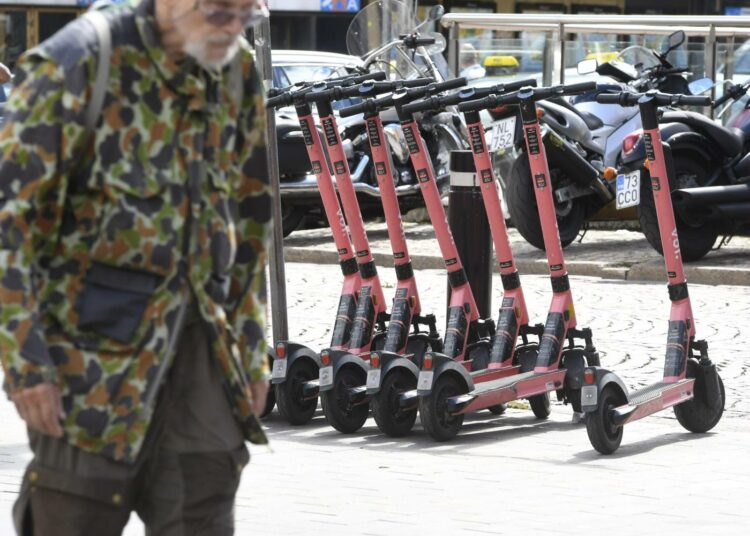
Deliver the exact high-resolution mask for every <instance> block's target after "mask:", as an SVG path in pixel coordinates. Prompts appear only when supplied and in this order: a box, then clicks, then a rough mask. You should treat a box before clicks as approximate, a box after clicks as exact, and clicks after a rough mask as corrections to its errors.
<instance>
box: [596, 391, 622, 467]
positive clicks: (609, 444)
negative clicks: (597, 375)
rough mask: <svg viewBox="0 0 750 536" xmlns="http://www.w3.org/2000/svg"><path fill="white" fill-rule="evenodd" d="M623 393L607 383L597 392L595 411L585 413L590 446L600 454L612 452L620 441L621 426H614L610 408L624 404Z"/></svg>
mask: <svg viewBox="0 0 750 536" xmlns="http://www.w3.org/2000/svg"><path fill="white" fill-rule="evenodd" d="M626 402H627V400H626V399H625V397H624V396H623V394H622V393H621V392H620V391H619V390H617V389H616V388H615V387H613V386H612V385H607V386H606V387H605V388H604V389H602V392H601V393H600V394H599V405H598V407H597V408H596V411H593V412H591V413H587V414H586V432H588V435H589V441H591V446H592V447H594V448H595V449H596V450H598V451H599V452H601V453H602V454H612V453H613V452H614V451H616V450H617V449H618V448H619V446H620V443H621V442H622V426H615V424H614V422H613V420H612V410H613V409H615V408H616V407H618V406H622V405H623V404H625V403H626Z"/></svg>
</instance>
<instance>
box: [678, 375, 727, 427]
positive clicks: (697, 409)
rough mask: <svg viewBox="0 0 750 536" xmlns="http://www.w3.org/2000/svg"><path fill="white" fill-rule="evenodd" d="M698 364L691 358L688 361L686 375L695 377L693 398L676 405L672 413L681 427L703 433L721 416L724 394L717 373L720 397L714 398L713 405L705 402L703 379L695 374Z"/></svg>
mask: <svg viewBox="0 0 750 536" xmlns="http://www.w3.org/2000/svg"><path fill="white" fill-rule="evenodd" d="M699 366H700V365H698V364H697V363H695V362H694V361H693V360H689V361H688V365H687V377H688V378H695V384H694V385H695V387H694V392H693V398H692V400H688V401H687V402H683V403H682V404H678V405H676V406H675V407H674V414H675V417H677V420H678V421H679V423H680V424H681V425H682V427H683V428H685V429H686V430H689V431H691V432H694V433H696V434H703V433H705V432H708V431H709V430H710V429H711V428H713V427H714V426H716V425H717V424H718V423H719V420H720V419H721V416H722V415H723V414H724V403H725V401H726V394H725V393H724V382H723V381H722V380H721V376H718V373H717V376H718V379H719V393H718V396H720V397H721V400H714V401H713V402H714V404H715V405H714V406H713V407H711V405H709V404H708V403H707V402H706V382H705V379H704V378H703V376H700V375H698V374H696V372H697V367H699Z"/></svg>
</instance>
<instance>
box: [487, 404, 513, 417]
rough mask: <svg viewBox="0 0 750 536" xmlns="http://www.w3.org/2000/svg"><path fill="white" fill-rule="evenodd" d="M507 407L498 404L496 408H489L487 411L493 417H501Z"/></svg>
mask: <svg viewBox="0 0 750 536" xmlns="http://www.w3.org/2000/svg"><path fill="white" fill-rule="evenodd" d="M507 407H508V406H506V405H505V404H498V405H497V406H490V407H489V408H487V410H488V411H489V412H490V413H492V414H493V415H502V414H503V413H505V410H506V409H507Z"/></svg>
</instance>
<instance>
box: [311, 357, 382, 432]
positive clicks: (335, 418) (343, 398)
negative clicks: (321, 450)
mask: <svg viewBox="0 0 750 536" xmlns="http://www.w3.org/2000/svg"><path fill="white" fill-rule="evenodd" d="M366 381H367V375H366V373H365V371H364V370H363V369H361V368H360V367H358V366H355V365H349V366H345V367H344V368H342V369H340V370H339V371H338V373H337V374H336V377H335V378H334V380H333V389H331V390H330V391H325V392H323V393H321V394H320V401H321V403H322V405H323V414H324V415H325V416H326V419H327V420H328V424H330V425H331V426H333V427H334V428H335V429H336V430H338V431H339V432H341V433H343V434H353V433H354V432H356V431H357V430H359V429H360V428H362V426H364V424H365V421H366V420H367V415H368V414H369V413H370V404H368V403H364V404H358V405H352V404H351V401H350V400H349V389H351V388H353V387H360V386H362V385H365V382H366Z"/></svg>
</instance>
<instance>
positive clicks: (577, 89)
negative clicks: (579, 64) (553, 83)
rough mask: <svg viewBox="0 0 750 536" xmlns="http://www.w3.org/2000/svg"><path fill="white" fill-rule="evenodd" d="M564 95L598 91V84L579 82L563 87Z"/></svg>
mask: <svg viewBox="0 0 750 536" xmlns="http://www.w3.org/2000/svg"><path fill="white" fill-rule="evenodd" d="M562 91H563V95H578V94H580V93H586V92H587V91H596V82H579V83H577V84H568V85H566V86H562Z"/></svg>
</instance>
